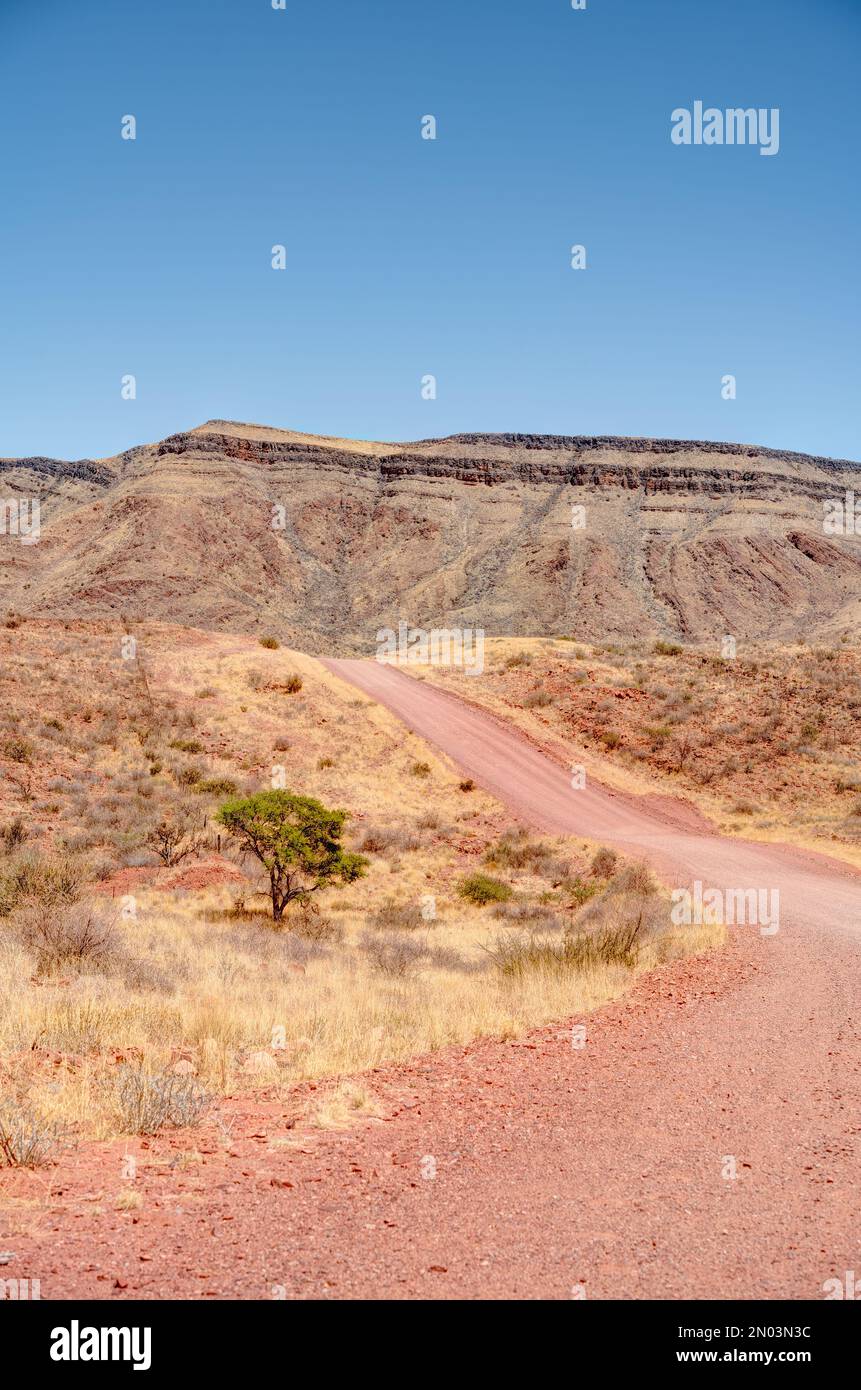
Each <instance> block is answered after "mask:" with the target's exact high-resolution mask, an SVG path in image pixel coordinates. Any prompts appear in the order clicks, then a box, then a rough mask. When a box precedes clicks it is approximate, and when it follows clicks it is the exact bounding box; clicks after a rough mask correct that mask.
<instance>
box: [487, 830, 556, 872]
mask: <svg viewBox="0 0 861 1390" xmlns="http://www.w3.org/2000/svg"><path fill="white" fill-rule="evenodd" d="M549 857H550V850H549V849H548V847H547V845H545V844H542V842H541V841H540V840H539V841H536V840H532V839H531V838H530V835H529V832H528V831H527V830H523V829H522V828H521V829H518V830H506V831H505V833H504V834H503V835H501V836H500V838H499V840H498V841H497V843H496V844H495V845H491V846H490V848H489V849H488V850H487V851H486V853H485V855H484V862H485V864H492V865H495V866H496V867H497V868H505V869H527V868H531V869H534V870H535V871H536V872H538V871H539V870H540V868H541V867H542V866H543V865H544V863H545V862H546V861H547V859H549Z"/></svg>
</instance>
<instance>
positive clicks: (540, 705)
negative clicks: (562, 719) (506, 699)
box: [523, 686, 554, 709]
mask: <svg viewBox="0 0 861 1390" xmlns="http://www.w3.org/2000/svg"><path fill="white" fill-rule="evenodd" d="M553 703H554V699H553V696H552V695H551V694H550V691H549V690H545V689H544V687H543V686H539V687H538V689H537V690H531V691H530V692H529V694H528V695H527V696H526V697H525V698H524V701H523V706H524V708H525V709H544V708H545V707H546V706H547V705H552V704H553Z"/></svg>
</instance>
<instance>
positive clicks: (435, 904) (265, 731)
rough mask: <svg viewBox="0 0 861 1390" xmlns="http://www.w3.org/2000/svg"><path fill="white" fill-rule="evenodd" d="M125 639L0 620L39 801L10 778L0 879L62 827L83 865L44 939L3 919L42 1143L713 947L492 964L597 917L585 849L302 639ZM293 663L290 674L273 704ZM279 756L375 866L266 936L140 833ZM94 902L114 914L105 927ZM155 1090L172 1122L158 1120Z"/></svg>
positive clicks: (149, 632)
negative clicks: (500, 794)
mask: <svg viewBox="0 0 861 1390" xmlns="http://www.w3.org/2000/svg"><path fill="white" fill-rule="evenodd" d="M119 635H120V634H119V629H118V630H117V631H115V632H114V631H110V630H106V629H104V628H101V627H98V626H97V625H92V624H91V625H87V624H70V625H68V626H66V627H64V626H62V625H59V624H53V625H52V624H47V623H46V624H35V623H34V624H27V625H26V626H24V627H22V628H19V629H16V630H15V632H14V634H9V633H6V634H5V639H4V635H3V634H2V633H0V641H3V640H5V642H6V646H7V652H6V656H7V657H8V663H7V666H6V667H0V670H3V671H5V672H6V674H7V675H9V673H10V670H11V674H12V675H14V677H15V679H16V682H17V684H16V686H15V696H14V699H15V701H16V703H14V704H12V703H10V704H8V705H7V708H6V715H5V723H6V729H5V733H6V736H7V737H8V738H9V739H10V740H12V742H10V744H9V745H8V746H7V752H6V756H7V757H9V758H13V755H14V758H18V757H21V756H23V757H24V758H26V759H29V760H30V761H29V763H25V764H20V763H18V762H17V761H14V759H13V762H10V764H9V765H10V766H13V765H14V766H15V767H20V766H26V767H28V768H29V769H30V771H31V773H32V792H33V797H32V800H31V801H30V802H28V803H27V805H26V807H25V806H24V805H23V802H22V795H21V793H20V791H17V790H15V788H14V787H13V786H11V785H7V784H6V783H5V782H3V783H0V787H2V788H3V792H2V796H3V797H5V800H2V799H0V821H2V822H3V824H6V825H13V824H14V822H15V818H16V816H20V815H22V814H24V813H26V814H25V820H26V824H27V826H28V829H29V838H28V839H27V840H26V841H25V843H24V844H23V846H22V844H21V841H20V835H19V832H18V830H17V829H16V830H13V831H10V834H9V836H8V843H7V842H6V840H3V839H2V838H0V878H2V876H3V874H4V873H5V872H6V870H8V869H9V868H10V866H12V865H14V863H15V862H17V861H16V856H21V855H22V854H24V855H30V854H33V853H36V854H40V853H42V854H43V853H44V852H45V851H46V850H51V851H53V852H54V853H56V852H58V851H63V849H64V846H66V847H68V846H69V844H70V842H72V844H71V848H72V851H73V852H77V853H79V854H80V856H81V857H82V859H83V861H84V862H85V863H86V864H87V865H89V868H90V881H89V883H88V885H87V886H86V891H85V895H84V897H83V898H82V899H81V901H82V902H83V904H84V907H83V908H76V909H75V912H73V913H72V914H71V915H70V916H69V918H68V921H67V922H66V924H65V927H64V928H63V930H62V931H61V932H60V933H59V934H58V933H57V931H56V930H55V925H56V924H55V923H53V922H52V920H51V919H50V916H49V917H48V918H47V919H46V918H45V916H44V914H42V915H39V914H37V913H33V912H31V913H30V916H29V917H28V918H26V919H21V920H19V917H18V915H17V914H16V913H14V912H13V913H12V915H11V916H10V915H7V916H6V917H4V918H0V1087H2V1090H3V1092H4V1094H6V1095H8V1096H9V1098H10V1100H11V1101H12V1102H14V1104H16V1105H21V1106H25V1107H27V1108H28V1109H27V1113H28V1114H29V1113H32V1114H33V1115H34V1116H36V1117H38V1125H39V1126H45V1127H46V1128H45V1131H44V1132H45V1133H53V1132H54V1130H53V1129H52V1128H51V1127H52V1126H59V1127H60V1128H61V1129H62V1132H63V1133H64V1134H65V1135H68V1136H71V1137H72V1138H74V1137H78V1136H92V1137H97V1138H105V1137H108V1136H111V1135H114V1134H117V1133H121V1132H127V1131H129V1130H140V1129H141V1128H144V1129H146V1128H149V1127H151V1126H152V1124H153V1123H155V1122H158V1123H159V1124H162V1123H167V1124H171V1123H174V1124H176V1123H182V1122H183V1116H184V1114H186V1111H185V1110H184V1109H183V1103H182V1102H183V1097H186V1098H190V1099H191V1101H192V1102H193V1101H194V1097H195V1096H197V1095H198V1094H199V1093H200V1092H203V1093H205V1095H206V1096H208V1097H209V1096H211V1097H213V1098H215V1100H216V1101H217V1098H218V1097H219V1096H224V1095H226V1094H229V1093H234V1094H235V1093H237V1092H242V1091H252V1090H255V1089H261V1088H262V1089H264V1090H274V1091H276V1092H277V1091H280V1090H285V1091H286V1090H287V1089H288V1088H290V1087H291V1086H293V1085H295V1084H296V1083H297V1082H301V1081H303V1080H308V1079H315V1080H320V1079H334V1078H349V1077H351V1076H354V1075H355V1074H357V1073H360V1072H362V1071H363V1070H365V1069H368V1068H371V1067H374V1066H377V1065H380V1064H382V1063H384V1062H388V1061H396V1060H399V1059H406V1058H409V1057H412V1056H415V1055H417V1054H421V1053H427V1052H433V1051H434V1050H437V1049H439V1048H442V1047H445V1046H447V1045H449V1044H461V1043H465V1042H468V1041H469V1040H471V1039H473V1038H475V1037H478V1036H494V1037H499V1038H509V1037H514V1036H516V1035H518V1034H520V1033H522V1032H523V1031H525V1030H526V1029H528V1028H530V1027H533V1026H537V1025H540V1024H543V1023H546V1022H548V1021H552V1020H562V1019H565V1018H567V1017H569V1016H571V1015H572V1014H575V1013H577V1014H580V1013H582V1012H584V1011H587V1010H589V1009H592V1008H595V1007H597V1006H598V1005H600V1004H602V1003H604V1002H605V1001H606V1000H608V999H611V998H613V997H615V996H617V995H618V994H619V993H621V992H622V991H623V990H625V989H626V988H627V987H628V986H629V985H630V983H631V981H632V979H633V978H634V977H635V976H636V975H637V974H638V973H640V972H641V971H643V970H647V969H649V968H650V967H651V966H652V965H653V964H655V963H656V962H657V961H658V960H660V959H663V958H665V957H666V955H667V954H668V953H669V954H674V953H675V952H676V951H680V950H685V951H687V950H698V949H702V948H704V947H707V946H710V945H713V944H715V942H716V941H717V940H718V939H719V933H717V932H716V931H715V930H714V929H712V930H709V929H705V930H703V931H701V932H699V933H691V932H688V933H685V934H680V933H678V932H676V933H673V932H671V931H667V932H665V933H663V934H662V935H656V936H654V938H650V939H649V940H648V941H644V942H643V943H641V949H638V951H637V952H636V953H635V955H631V956H630V957H629V958H626V959H603V958H602V957H601V955H600V953H598V954H597V955H594V956H593V957H592V958H590V959H588V960H586V959H583V960H581V961H580V962H579V963H578V964H577V967H576V969H566V970H561V971H560V970H558V969H555V968H553V969H546V968H544V967H543V965H541V964H540V963H538V964H536V965H535V966H534V968H526V969H523V970H519V971H518V972H515V973H513V974H512V973H508V974H506V973H505V972H504V971H501V970H499V969H498V968H497V966H496V965H495V963H494V959H493V955H492V954H491V952H492V951H493V950H496V949H497V946H496V943H498V941H499V939H500V937H501V936H502V937H504V936H506V934H508V935H510V937H511V939H512V940H515V939H516V940H518V941H519V940H521V939H522V938H523V936H524V933H528V938H529V940H530V941H531V942H533V943H538V944H539V945H540V943H541V942H542V941H550V940H553V939H557V938H558V935H559V932H560V931H564V930H565V929H566V928H568V927H570V925H571V923H572V922H573V921H574V919H575V917H576V915H577V913H578V912H579V911H587V910H588V909H589V908H590V907H591V905H592V904H591V903H590V902H589V898H590V895H591V894H592V892H593V891H595V890H597V889H599V888H600V886H601V882H600V874H598V875H597V877H596V871H595V870H594V869H593V868H592V866H593V864H594V863H595V852H596V849H597V848H598V847H597V846H595V845H593V844H590V843H587V842H585V841H580V840H573V839H567V840H564V839H559V840H553V841H547V842H543V843H542V842H541V841H538V840H535V839H533V837H531V836H530V835H528V834H526V833H525V832H523V831H518V830H517V828H516V827H514V826H512V824H511V822H510V820H509V819H508V818H507V816H506V814H505V813H504V812H503V810H502V809H501V808H500V807H499V806H498V805H497V804H496V803H495V802H494V801H493V800H492V799H491V798H490V797H488V796H487V795H486V794H485V793H484V792H482V791H481V790H480V789H478V788H473V787H471V786H470V787H468V788H466V789H464V787H463V785H462V778H461V777H460V775H459V774H458V772H457V771H456V769H455V768H454V767H452V766H451V765H449V764H448V763H447V762H446V761H445V760H444V759H443V758H441V757H437V756H436V754H435V753H434V752H433V750H431V749H429V748H428V747H427V746H426V745H425V744H423V743H422V741H421V740H419V739H418V738H416V737H415V736H414V735H412V734H411V733H409V732H408V731H407V730H406V729H404V728H403V726H402V725H400V724H399V723H398V722H397V721H396V720H395V719H394V718H393V717H392V716H391V715H389V714H388V712H387V711H385V710H384V709H382V708H381V707H379V706H377V705H375V704H373V703H372V702H370V701H368V700H366V699H364V698H361V697H357V696H356V693H355V691H353V690H352V689H350V688H349V687H347V686H345V685H344V684H342V683H341V682H339V681H338V680H337V679H336V678H335V677H333V676H330V675H329V673H328V672H326V671H325V670H324V668H322V667H321V666H319V664H318V663H317V662H316V661H314V660H313V659H311V658H309V657H305V656H303V655H301V654H300V653H297V652H294V651H290V650H289V649H286V648H279V649H271V650H269V649H264V648H261V646H260V645H259V643H258V642H256V641H255V640H254V639H253V638H244V639H243V638H233V637H226V636H223V635H218V634H204V633H199V632H191V631H183V630H179V629H170V628H166V627H163V626H159V625H155V624H153V625H141V626H139V627H137V628H136V629H135V635H136V637H137V640H138V652H139V656H140V665H139V669H138V670H137V672H135V671H134V670H131V669H129V665H128V663H123V662H122V660H121V659H120V657H119V655H118V652H119ZM293 676H297V677H299V678H301V681H302V685H301V689H299V690H296V689H294V690H293V691H292V693H286V692H285V690H284V686H285V685H289V684H291V677H293ZM292 684H293V685H294V686H295V681H294V682H292ZM93 691H95V692H97V693H96V695H93V693H92V692H93ZM204 691H205V692H207V693H206V694H205V695H203V694H202V693H201V692H204ZM0 693H3V692H2V691H0ZM471 693H472V694H473V696H474V695H475V692H474V691H473V692H471ZM6 694H7V696H8V697H9V698H10V700H11V698H12V697H11V687H10V690H9V691H8V692H6ZM58 726H59V727H58ZM94 731H98V732H97V733H96V732H94ZM15 739H18V740H20V741H19V742H17V743H16V742H14V740H15ZM279 766H280V767H283V768H284V769H285V772H286V775H287V779H288V785H289V786H291V787H292V788H293V789H295V790H299V791H302V792H303V793H306V794H309V795H312V796H316V797H319V798H320V799H321V800H322V801H324V802H325V803H326V804H328V805H333V806H343V807H346V808H347V809H348V810H349V811H350V813H351V820H350V822H349V831H348V841H349V844H350V847H351V848H362V849H363V850H364V852H365V853H367V854H368V856H369V859H370V866H369V872H368V875H367V877H366V878H365V879H362V880H361V881H360V882H358V883H355V884H353V885H350V886H349V887H348V888H346V889H344V888H341V889H334V890H332V891H330V892H328V893H327V894H326V895H324V897H323V898H322V900H321V908H322V912H321V916H320V917H319V918H317V919H310V920H307V921H302V920H300V919H298V918H293V919H291V920H290V922H289V923H288V927H290V928H291V929H289V930H286V931H282V932H276V931H274V930H273V928H272V924H271V922H270V921H268V920H267V917H266V901H265V899H264V898H262V897H256V896H255V884H254V882H253V881H251V880H247V879H246V878H244V877H242V876H241V875H240V874H239V873H238V872H237V870H236V868H235V867H233V866H232V865H231V864H229V863H228V862H227V861H226V860H225V859H224V857H223V854H222V855H221V856H220V857H219V856H218V855H217V854H216V853H215V852H214V851H215V848H216V846H215V844H214V842H213V841H210V842H209V845H208V848H207V850H206V857H204V858H202V859H201V858H198V857H196V856H195V855H189V856H188V857H187V858H186V859H184V860H183V861H182V862H181V863H180V864H179V865H178V866H176V867H174V868H166V867H160V866H159V864H158V862H157V861H156V860H155V857H154V856H153V855H151V854H147V852H146V834H147V828H148V826H151V825H152V824H153V823H154V822H157V821H158V818H159V817H161V816H162V815H163V814H164V813H165V809H166V808H168V809H169V808H171V807H173V806H175V805H176V804H178V802H177V799H178V798H183V799H185V800H187V799H188V798H189V797H193V798H197V797H198V796H199V797H200V801H199V803H198V802H197V801H195V804H200V805H201V807H202V808H203V810H204V812H206V813H207V814H209V813H211V810H212V809H213V808H214V807H215V806H217V804H218V800H219V794H218V792H217V791H212V792H205V793H203V794H201V793H199V792H198V791H196V790H195V788H197V787H200V786H201V785H202V786H204V787H218V786H219V785H221V784H223V783H224V782H227V781H229V782H232V783H234V784H235V785H237V786H238V787H239V788H240V789H241V790H243V791H244V790H246V789H248V790H258V789H259V788H260V787H262V786H267V785H269V784H270V778H271V776H272V772H273V767H279ZM190 768H192V769H196V771H195V772H194V773H193V775H192V777H191V779H189V775H188V774H189V769H190ZM417 768H419V769H420V772H417V771H416V769H417ZM198 774H199V775H198ZM209 830H211V827H209ZM208 833H209V832H208ZM77 840H82V841H83V843H75V842H76V841H77ZM222 849H224V846H222ZM100 858H106V859H107V860H108V861H109V862H108V863H107V865H106V866H104V867H99V862H98V861H99V860H100ZM609 863H610V861H608V860H607V859H606V858H605V859H604V860H599V861H598V869H601V868H602V865H603V868H604V869H606V868H607V865H608V864H609ZM485 866H487V867H488V868H491V867H492V869H493V876H494V877H495V878H499V879H501V880H503V881H504V883H505V885H506V887H507V889H509V890H510V892H511V898H510V901H508V902H507V903H505V904H504V909H505V911H504V913H503V914H502V915H499V916H497V915H494V914H495V913H501V912H502V908H494V906H493V905H485V906H479V905H475V904H473V903H470V902H468V901H466V900H464V899H463V898H462V897H461V896H460V895H459V892H458V888H459V885H461V884H462V883H463V882H464V881H466V880H468V879H469V878H470V877H471V876H473V875H475V874H476V873H477V872H481V871H482V869H483V868H484V867H485ZM94 895H95V897H97V898H99V900H100V901H102V902H103V903H105V904H106V906H107V907H109V908H110V909H111V915H110V931H109V940H105V941H104V942H103V941H102V934H101V928H100V929H99V931H97V932H95V934H94V932H93V921H92V919H91V917H90V916H89V914H88V904H89V903H91V902H92V901H93V900H94ZM240 900H241V901H240ZM593 901H594V900H593ZM584 905H585V906H584ZM120 908H122V910H121V911H119V912H117V909H120ZM96 925H97V926H98V922H97V923H96ZM91 938H92V940H91ZM93 941H95V947H94V948H93V949H91V947H92V946H93ZM82 943H83V945H85V946H86V949H85V950H82V949H81V948H82ZM539 954H540V953H539ZM171 1077H177V1078H179V1079H180V1082H182V1081H183V1079H185V1080H186V1081H187V1085H185V1086H183V1084H177V1085H176V1086H173V1085H172V1083H171V1082H170V1080H169V1078H171ZM130 1078H131V1080H130ZM165 1078H167V1079H168V1080H167V1081H166V1080H165ZM124 1086H125V1092H124V1089H123V1088H124ZM186 1093H187V1094H186ZM363 1095H364V1092H363V1091H362V1088H361V1085H360V1083H357V1082H349V1083H347V1082H345V1083H344V1085H343V1086H339V1085H333V1086H332V1087H331V1088H327V1089H326V1090H325V1092H324V1093H323V1095H322V1097H321V1100H320V1102H319V1104H318V1106H317V1113H316V1116H315V1123H318V1124H322V1125H335V1126H338V1125H340V1124H343V1123H349V1122H350V1117H351V1116H352V1117H355V1116H356V1115H357V1114H359V1113H363V1112H366V1107H367V1105H368V1103H369V1102H368V1100H367V1097H365V1099H363ZM162 1101H165V1102H166V1103H167V1110H168V1111H170V1113H167V1111H166V1112H165V1113H164V1114H163V1115H162V1116H161V1118H159V1115H157V1114H156V1113H155V1112H156V1111H157V1110H158V1108H159V1104H160V1103H161V1102H162ZM174 1101H176V1103H177V1104H176V1107H174V1108H173V1109H171V1107H172V1106H173V1102H174ZM150 1102H154V1103H153V1104H152V1105H151V1104H150ZM155 1102H158V1103H155ZM193 1109H194V1104H193V1103H192V1105H191V1110H193ZM191 1110H189V1111H188V1114H187V1118H193V1115H192V1114H191ZM132 1112H134V1113H132ZM144 1112H145V1113H144Z"/></svg>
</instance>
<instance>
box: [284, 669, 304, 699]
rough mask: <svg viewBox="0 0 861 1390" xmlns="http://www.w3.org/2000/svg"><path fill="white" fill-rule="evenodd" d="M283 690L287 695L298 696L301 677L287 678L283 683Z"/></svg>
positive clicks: (300, 687)
mask: <svg viewBox="0 0 861 1390" xmlns="http://www.w3.org/2000/svg"><path fill="white" fill-rule="evenodd" d="M283 689H284V690H286V692H287V694H288V695H298V693H299V691H300V690H301V689H302V677H301V676H297V675H295V674H294V675H292V676H288V677H287V680H286V681H285V682H284V686H283Z"/></svg>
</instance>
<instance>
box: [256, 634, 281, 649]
mask: <svg viewBox="0 0 861 1390" xmlns="http://www.w3.org/2000/svg"><path fill="white" fill-rule="evenodd" d="M259 641H260V645H261V647H265V648H266V650H267V651H270V652H277V650H278V648H279V647H280V645H281V643H280V642H279V641H278V639H277V637H261V638H260V639H259Z"/></svg>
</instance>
